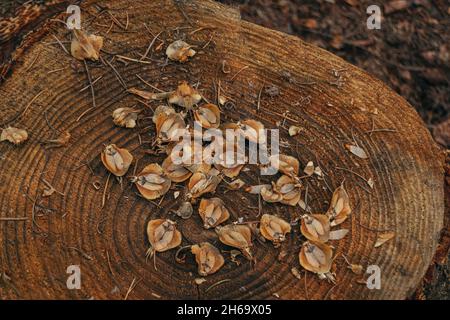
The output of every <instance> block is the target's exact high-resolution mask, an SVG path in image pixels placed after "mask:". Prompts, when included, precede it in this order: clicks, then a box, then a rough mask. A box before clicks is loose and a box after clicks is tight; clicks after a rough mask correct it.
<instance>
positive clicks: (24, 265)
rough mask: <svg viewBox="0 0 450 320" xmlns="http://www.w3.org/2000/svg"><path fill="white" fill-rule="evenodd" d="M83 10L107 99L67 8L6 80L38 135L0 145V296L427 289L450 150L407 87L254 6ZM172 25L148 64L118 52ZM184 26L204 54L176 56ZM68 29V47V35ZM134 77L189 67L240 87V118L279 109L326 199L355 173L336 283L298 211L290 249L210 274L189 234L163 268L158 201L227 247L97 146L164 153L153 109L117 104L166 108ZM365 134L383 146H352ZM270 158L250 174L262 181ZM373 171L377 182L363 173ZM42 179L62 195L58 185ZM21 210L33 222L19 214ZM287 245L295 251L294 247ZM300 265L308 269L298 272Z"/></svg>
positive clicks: (227, 90)
mask: <svg viewBox="0 0 450 320" xmlns="http://www.w3.org/2000/svg"><path fill="white" fill-rule="evenodd" d="M127 16H128V18H127ZM59 18H60V19H65V16H64V15H60V16H59ZM82 19H83V20H82V26H83V28H84V29H85V30H87V31H88V32H90V33H95V34H97V35H101V36H104V37H105V44H104V52H103V53H102V56H103V57H104V59H105V60H107V61H108V62H109V63H110V64H111V65H112V66H114V69H115V71H114V70H112V68H111V67H110V66H109V64H106V65H102V64H100V63H92V62H89V63H88V66H89V70H90V74H91V76H92V80H93V81H95V84H94V88H95V100H96V107H95V108H93V106H92V97H91V92H90V89H89V88H87V89H86V86H87V85H88V84H89V82H88V79H87V74H86V72H85V69H84V65H83V64H82V63H79V62H77V61H76V60H75V59H73V58H72V57H71V56H70V55H69V54H67V53H65V52H64V51H63V50H62V48H61V46H60V45H59V44H58V43H55V38H54V36H56V37H57V38H58V40H60V41H68V40H70V36H71V33H70V31H68V30H67V29H66V28H65V26H63V25H62V24H61V23H60V22H57V21H52V22H48V23H46V24H45V25H44V26H42V27H41V28H39V29H38V30H36V31H35V33H34V34H33V35H32V36H30V37H29V39H28V40H27V43H26V44H25V45H24V47H26V48H27V50H19V51H18V52H19V54H18V55H17V56H16V57H15V59H16V61H17V65H16V66H15V68H14V70H13V72H12V75H11V76H10V77H9V78H8V79H7V80H6V81H5V82H4V83H3V85H2V86H1V87H0V97H1V100H0V119H1V121H0V122H1V126H2V127H5V126H6V125H13V126H16V127H21V128H25V129H26V130H27V131H28V132H29V135H30V138H29V140H28V141H27V142H26V143H25V144H23V145H21V146H13V145H10V144H7V143H5V142H4V143H1V144H0V159H1V160H0V177H1V180H0V181H1V183H0V218H2V220H1V221H0V235H1V236H0V248H1V251H0V271H1V272H3V278H2V280H3V281H2V282H0V283H1V284H2V286H0V296H1V298H9V299H12V298H32V299H86V298H91V297H93V298H95V299H122V298H125V297H127V298H129V299H160V298H161V299H185V298H190V299H197V298H198V299H252V298H265V299H266V298H267V299H271V298H275V297H276V296H278V297H279V298H281V299H404V298H406V297H408V296H409V295H410V294H411V293H412V292H413V291H414V289H415V288H416V287H417V285H418V283H419V281H420V279H421V278H422V277H423V275H424V273H425V271H426V269H427V267H428V266H429V264H430V262H431V259H432V257H433V254H434V252H435V249H436V246H437V243H438V240H439V232H440V230H441V229H442V226H443V217H444V173H443V161H444V159H443V155H442V153H441V151H440V150H439V148H438V147H437V145H436V144H435V143H434V141H433V140H432V138H431V136H430V133H429V132H428V130H427V129H426V128H425V126H424V124H423V123H422V121H421V119H420V118H419V116H418V115H417V113H416V112H415V110H414V109H413V108H412V107H411V106H410V105H408V103H407V102H406V101H405V100H404V99H403V98H401V97H400V96H398V95H397V94H396V93H394V92H393V91H392V90H390V89H389V88H387V87H386V86H385V85H384V84H383V83H381V82H380V81H378V80H376V79H374V78H373V77H371V76H370V75H368V74H366V73H364V72H363V71H361V70H360V69H358V68H356V67H354V66H352V65H350V64H348V63H346V62H345V61H343V60H342V59H340V58H338V57H336V56H334V55H333V54H331V53H329V52H326V51H324V50H322V49H320V48H318V47H315V46H313V45H310V44H308V43H305V42H303V41H302V40H300V39H298V38H296V37H293V36H289V35H286V34H283V33H280V32H276V31H272V30H268V29H265V28H262V27H259V26H257V25H254V24H251V23H248V22H245V21H242V20H240V17H239V13H238V12H237V10H235V9H232V8H229V7H226V6H223V5H221V4H218V3H215V2H212V1H200V0H197V1H177V2H173V1H168V0H167V1H164V0H160V1H147V0H145V1H144V0H140V1H131V2H130V1H126V0H113V1H106V0H104V1H87V2H84V3H83V6H82ZM127 21H128V22H127ZM160 31H162V33H161V34H160V35H159V36H158V37H157V39H156V40H155V41H154V43H153V45H152V48H150V50H149V52H148V55H147V57H148V58H149V59H144V61H146V62H147V63H142V61H141V62H136V61H130V60H125V59H124V58H120V57H118V56H125V57H128V58H133V59H136V60H140V58H141V57H142V55H143V54H144V52H145V51H146V49H147V48H148V46H149V43H151V41H152V40H153V39H154V38H155V36H156V34H158V33H159V32H160ZM53 35H54V36H53ZM176 39H185V40H186V41H187V42H188V43H190V44H192V45H195V49H196V51H197V54H196V55H195V56H194V57H193V58H192V59H191V60H190V61H189V62H188V63H185V64H178V63H173V62H169V63H167V61H166V60H165V54H164V52H165V48H166V47H167V45H168V44H169V43H170V42H171V41H173V40H176ZM62 45H64V46H65V47H66V48H69V44H67V42H62ZM113 57H115V59H114V60H112V58H113ZM120 60H121V61H120ZM137 75H139V76H140V77H141V78H143V79H144V80H146V81H147V82H148V83H150V84H151V85H152V86H155V87H157V88H160V89H163V90H171V89H173V88H174V87H175V86H176V85H177V84H178V82H179V81H182V80H187V81H188V82H190V83H192V84H195V83H198V87H199V89H200V91H201V92H202V94H203V95H204V96H205V97H206V98H207V99H209V100H211V101H215V99H216V97H217V89H218V88H219V87H220V91H221V92H222V94H224V95H226V96H227V97H228V98H229V101H232V102H233V103H229V104H227V105H225V106H224V108H223V117H224V118H225V119H226V120H230V121H237V120H239V119H244V118H254V119H257V120H260V121H261V122H263V123H264V124H265V126H266V128H276V127H277V124H278V125H279V128H280V138H281V139H282V141H285V142H287V143H288V144H286V145H285V146H284V147H283V148H282V152H283V153H286V154H290V155H293V156H296V157H298V158H299V160H300V163H301V166H305V165H306V163H307V162H308V161H314V163H315V164H318V165H320V166H321V168H322V170H323V171H324V172H325V173H326V175H325V181H323V180H318V179H312V180H311V181H310V182H308V196H307V197H308V199H310V200H308V203H309V205H310V206H311V208H312V209H313V211H314V212H324V211H325V210H326V209H327V208H328V202H329V201H330V199H331V194H332V190H333V189H334V188H336V187H337V186H338V185H339V184H340V183H341V182H342V181H344V180H345V186H346V189H347V191H348V193H349V196H350V200H351V204H352V207H353V213H352V215H351V217H350V218H349V219H348V220H347V221H346V222H345V223H344V224H343V227H344V228H348V229H350V233H349V234H348V235H347V236H346V237H345V238H344V239H342V240H340V241H336V242H333V245H334V246H335V257H336V259H335V260H334V265H335V267H334V270H335V272H336V278H337V282H336V285H333V284H330V283H328V282H327V281H325V280H319V279H318V277H317V276H316V275H314V274H311V273H305V272H303V270H302V269H301V267H300V266H299V262H298V252H299V249H300V246H301V243H302V241H301V240H300V236H299V230H298V229H299V228H298V226H294V227H293V230H294V231H293V232H292V233H291V234H290V235H289V237H288V239H287V241H286V243H284V244H283V246H282V247H281V248H278V249H275V248H273V246H272V245H270V244H269V243H265V244H260V243H255V258H256V265H255V266H252V264H251V263H249V262H246V261H244V260H240V258H239V257H238V260H239V261H240V264H239V265H236V264H235V263H233V262H231V261H230V259H229V256H228V255H226V254H225V255H226V263H225V266H224V267H223V268H222V269H221V270H220V271H219V272H218V273H217V274H214V275H211V276H208V277H207V278H206V279H207V281H206V282H204V283H201V284H199V285H197V284H196V283H195V282H194V280H195V279H196V278H199V276H198V275H197V273H196V270H197V266H196V264H195V261H194V258H193V257H192V256H191V255H190V254H187V255H186V261H185V263H178V262H176V261H175V251H176V250H171V251H168V252H165V253H160V254H158V255H157V258H156V265H157V268H158V270H155V269H154V268H153V263H152V262H150V261H148V262H147V261H146V257H145V253H146V250H147V249H148V245H149V244H148V240H147V237H146V233H145V230H146V224H147V222H148V221H149V220H150V219H154V218H159V217H172V219H177V221H178V226H179V229H180V230H181V232H182V233H183V243H182V245H187V244H192V243H197V242H199V241H205V240H209V241H210V242H212V243H215V244H217V245H218V246H219V247H220V248H221V249H223V250H225V249H227V248H226V247H224V246H221V245H220V244H218V243H217V237H216V235H215V234H214V232H213V231H205V230H204V229H203V228H202V224H201V222H200V219H199V217H198V215H197V213H196V212H195V213H194V215H193V216H192V217H191V218H190V219H188V220H181V219H179V220H178V218H177V217H175V216H173V214H172V212H171V210H173V209H175V208H176V206H177V200H174V198H173V195H172V193H170V194H167V196H166V197H165V198H163V200H162V201H161V202H160V204H158V203H156V204H155V203H152V202H149V201H147V200H145V199H142V198H140V197H138V195H137V192H136V190H135V187H134V186H133V185H131V184H130V183H129V182H128V181H127V179H125V180H124V181H123V185H122V186H121V185H120V184H119V183H118V182H117V181H116V180H115V179H113V178H110V179H109V183H108V173H107V171H106V170H105V169H104V167H103V165H102V163H101V161H100V156H99V155H100V152H101V150H102V149H103V146H104V144H109V143H115V144H117V145H119V146H121V147H126V148H127V149H128V150H130V151H131V152H132V153H133V155H134V156H135V159H139V161H138V162H137V163H134V165H133V166H137V170H138V171H139V170H141V169H142V168H143V167H144V166H145V165H146V164H149V163H151V162H159V163H160V162H161V159H162V157H161V156H155V155H152V154H148V153H146V151H148V149H149V143H148V142H149V141H151V139H152V135H153V136H154V126H152V123H151V120H149V119H142V120H141V121H140V122H139V127H138V128H136V129H122V128H118V127H116V126H115V125H114V124H113V121H112V118H111V113H112V111H113V110H114V109H116V108H118V107H123V106H134V105H139V106H140V107H141V108H142V109H144V108H145V109H146V110H145V111H144V114H145V115H147V116H151V114H152V112H151V110H150V109H151V108H153V109H154V108H155V107H156V106H158V103H151V104H150V105H149V106H148V107H145V106H144V105H143V104H142V103H141V102H138V99H137V98H136V97H135V96H132V95H130V94H128V93H127V92H126V90H125V89H124V86H126V87H128V88H130V87H138V88H140V89H143V90H149V91H153V90H154V89H152V88H150V87H148V86H146V85H145V84H144V83H143V82H142V81H141V80H140V79H139V77H137ZM119 78H121V80H120V81H119ZM97 79H98V80H97ZM121 82H123V84H122V83H121ZM82 89H84V90H82ZM90 108H91V109H90ZM83 113H84V115H83V116H82V117H81V118H80V116H81V115H82V114H83ZM294 124H295V125H297V126H299V127H300V128H302V131H301V133H300V134H299V135H298V136H295V137H289V135H288V132H287V130H286V127H289V126H290V125H294ZM386 129H389V130H386ZM65 131H69V132H70V133H71V135H72V138H71V141H70V143H69V145H68V146H65V147H61V148H55V149H45V148H44V147H43V145H42V143H41V142H42V141H44V140H47V139H50V138H54V137H55V136H58V134H59V133H61V132H65ZM353 140H356V141H357V142H358V144H359V145H360V146H361V147H363V148H364V149H365V151H366V152H367V154H368V156H369V158H368V159H365V160H364V159H360V158H358V157H356V156H354V155H353V154H351V153H350V152H349V151H348V150H346V148H345V146H344V145H345V144H346V143H349V142H352V141H353ZM255 172H256V171H254V170H252V171H249V172H244V173H242V174H241V176H240V178H241V179H242V180H244V181H245V182H246V183H248V184H249V185H252V184H257V183H258V177H257V175H256V174H255ZM370 178H371V179H372V180H373V182H374V187H373V189H371V188H370V187H369V186H368V185H367V182H366V181H364V180H368V179H370ZM44 180H45V181H47V182H48V183H49V184H50V185H51V186H53V187H54V188H55V189H56V190H57V191H58V192H60V193H61V194H59V193H58V192H55V193H54V194H52V195H51V196H50V197H43V196H42V193H43V189H44V188H45V187H46V184H45V181H44ZM225 190H226V188H225V186H221V187H220V188H219V190H218V191H217V193H218V194H220V196H221V197H222V198H223V199H224V201H225V204H226V205H227V206H228V207H229V208H230V211H231V212H232V213H233V216H234V217H235V218H236V217H238V216H240V217H244V218H245V220H254V219H257V217H256V215H257V214H258V208H257V207H258V199H257V198H256V197H255V196H254V195H250V194H247V193H245V192H243V191H228V192H224V191H225ZM62 194H63V195H62ZM103 195H104V198H105V205H104V207H102V198H103ZM158 201H159V200H158ZM255 208H256V209H255ZM262 212H264V213H271V214H278V215H280V216H283V217H285V218H286V219H290V218H292V217H295V216H296V215H298V214H299V213H301V212H302V210H301V209H300V208H299V207H295V208H291V207H287V206H282V205H275V204H264V205H263V207H262ZM20 217H25V218H26V220H25V219H24V220H20V219H19V220H17V219H15V220H14V219H9V218H20ZM386 231H393V232H395V237H394V239H392V240H390V241H388V242H386V243H385V244H384V245H382V246H380V247H378V248H374V243H375V241H376V239H377V237H378V235H379V234H380V233H383V232H386ZM227 250H229V248H228V249H227ZM280 251H284V252H285V253H286V256H285V257H284V258H283V259H279V253H280ZM344 255H345V257H346V258H347V260H348V261H349V262H351V263H354V264H361V265H362V266H363V267H364V270H365V269H366V268H367V267H368V266H369V265H377V266H379V267H380V269H381V289H380V290H376V289H373V290H371V289H369V288H368V287H367V286H366V285H365V284H364V283H363V279H364V278H367V275H355V274H354V273H352V271H351V270H349V269H348V268H347V263H346V262H345V260H344V259H343V257H344ZM71 265H79V266H80V269H81V273H82V274H81V281H82V282H81V289H80V290H69V289H68V288H67V287H66V280H67V278H68V276H69V274H68V273H67V268H68V267H69V266H71ZM292 267H296V268H298V269H299V270H300V271H301V277H302V278H301V280H298V279H297V278H296V277H294V276H293V274H292V273H291V268H292Z"/></svg>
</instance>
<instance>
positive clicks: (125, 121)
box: [112, 107, 140, 128]
mask: <svg viewBox="0 0 450 320" xmlns="http://www.w3.org/2000/svg"><path fill="white" fill-rule="evenodd" d="M139 112H140V111H139V110H135V109H133V108H128V107H124V108H117V109H116V110H114V111H113V113H112V117H113V121H114V123H115V124H116V125H118V126H119V127H124V128H134V127H136V120H137V117H138V113H139Z"/></svg>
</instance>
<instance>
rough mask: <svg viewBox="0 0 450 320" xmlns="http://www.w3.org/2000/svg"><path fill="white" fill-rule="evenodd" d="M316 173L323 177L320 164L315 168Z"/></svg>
mask: <svg viewBox="0 0 450 320" xmlns="http://www.w3.org/2000/svg"><path fill="white" fill-rule="evenodd" d="M314 174H315V175H317V176H319V177H323V172H322V169H321V168H320V167H319V166H317V167H315V168H314Z"/></svg>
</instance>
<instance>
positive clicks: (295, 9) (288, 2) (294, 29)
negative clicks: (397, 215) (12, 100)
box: [0, 0, 450, 300]
mask: <svg viewBox="0 0 450 320" xmlns="http://www.w3.org/2000/svg"><path fill="white" fill-rule="evenodd" d="M218 1H220V2H222V3H226V4H228V5H231V6H234V7H237V8H239V10H240V12H241V16H242V18H243V19H244V20H248V21H250V22H253V23H256V24H259V25H262V26H265V27H268V28H272V29H276V30H279V31H282V32H285V33H289V34H292V35H296V36H299V37H300V38H302V39H303V40H305V41H307V42H309V43H312V44H315V45H317V46H319V47H322V48H324V49H326V50H329V51H331V52H333V53H334V54H336V55H338V56H340V57H342V58H343V59H345V60H347V61H349V62H351V63H352V64H354V65H356V66H358V67H360V68H362V69H364V70H365V71H367V72H368V73H370V74H372V75H373V76H375V77H377V78H379V79H380V80H382V81H383V82H385V83H386V84H387V85H388V86H390V87H391V88H392V89H393V90H395V91H396V92H398V93H399V94H400V95H401V96H403V97H404V98H405V99H407V100H408V102H409V103H410V104H411V105H412V106H413V107H414V108H415V109H416V110H417V111H418V113H419V114H420V115H421V117H422V119H423V120H424V122H425V124H426V125H427V127H428V128H429V130H430V131H431V133H432V134H433V136H434V138H435V140H436V141H437V142H438V143H440V144H441V145H442V146H444V147H446V148H449V147H450V119H449V112H450V88H449V87H450V32H448V30H449V27H450V6H449V4H448V1H446V0H392V1H378V0H376V1H373V0H369V1H367V0H218ZM25 2H29V1H26V0H3V1H1V2H0V18H1V17H10V16H14V14H15V10H16V9H17V8H18V7H19V6H20V5H21V4H23V3H25ZM33 2H36V3H46V1H45V0H35V1H33ZM372 4H379V6H380V8H381V12H382V20H381V29H379V30H369V29H368V28H367V24H366V22H367V18H368V16H369V15H368V14H367V13H366V9H367V7H368V6H369V5H372ZM0 48H1V45H0ZM447 182H449V181H447ZM448 189H449V188H447V190H448ZM448 198H449V197H448V196H447V199H448ZM448 207H449V205H447V208H448ZM447 213H448V212H447ZM446 217H447V219H448V214H447V215H446ZM446 225H447V226H448V225H449V223H448V221H446ZM443 239H444V241H443V243H442V244H441V247H440V248H439V250H438V253H437V255H436V258H435V262H436V263H435V265H434V266H432V267H430V270H429V271H428V273H427V275H426V277H425V278H424V281H423V285H422V286H421V288H419V289H418V291H417V292H416V295H415V296H414V297H412V298H425V299H446V300H449V299H450V287H449V283H450V282H449V275H450V264H449V256H448V247H449V245H448V244H449V242H450V234H449V231H448V230H444V234H443Z"/></svg>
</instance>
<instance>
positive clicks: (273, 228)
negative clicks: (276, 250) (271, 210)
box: [259, 214, 291, 244]
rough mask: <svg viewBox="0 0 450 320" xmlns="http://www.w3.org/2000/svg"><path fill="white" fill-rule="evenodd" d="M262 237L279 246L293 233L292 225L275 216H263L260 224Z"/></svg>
mask: <svg viewBox="0 0 450 320" xmlns="http://www.w3.org/2000/svg"><path fill="white" fill-rule="evenodd" d="M259 231H260V233H261V235H262V236H263V237H264V238H266V239H267V240H269V241H272V242H273V243H274V244H279V243H280V242H283V241H284V240H286V234H287V233H289V232H291V225H290V224H289V223H288V222H287V221H285V220H283V219H281V218H279V217H277V216H274V215H270V214H263V216H262V217H261V221H260V224H259Z"/></svg>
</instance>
